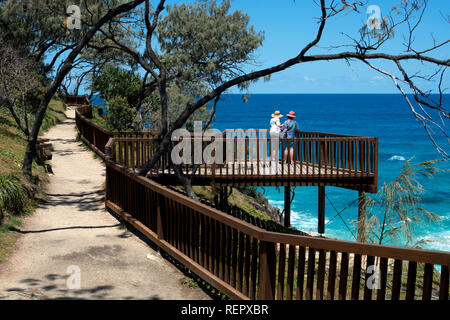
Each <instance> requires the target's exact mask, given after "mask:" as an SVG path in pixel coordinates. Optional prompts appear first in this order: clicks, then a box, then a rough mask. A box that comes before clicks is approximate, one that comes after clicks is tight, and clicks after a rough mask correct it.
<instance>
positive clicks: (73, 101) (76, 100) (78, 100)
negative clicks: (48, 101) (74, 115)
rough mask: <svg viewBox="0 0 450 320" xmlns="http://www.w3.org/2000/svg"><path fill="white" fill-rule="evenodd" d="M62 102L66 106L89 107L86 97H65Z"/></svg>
mask: <svg viewBox="0 0 450 320" xmlns="http://www.w3.org/2000/svg"><path fill="white" fill-rule="evenodd" d="M64 102H65V103H66V104H67V105H69V106H70V105H90V104H91V103H90V101H89V98H88V97H87V95H84V96H65V97H64Z"/></svg>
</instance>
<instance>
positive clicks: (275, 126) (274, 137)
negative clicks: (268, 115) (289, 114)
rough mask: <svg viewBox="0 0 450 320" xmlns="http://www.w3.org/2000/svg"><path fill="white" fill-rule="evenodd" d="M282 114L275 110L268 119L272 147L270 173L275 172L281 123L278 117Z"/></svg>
mask: <svg viewBox="0 0 450 320" xmlns="http://www.w3.org/2000/svg"><path fill="white" fill-rule="evenodd" d="M282 116H283V115H282V114H281V113H280V111H278V110H277V111H275V112H274V113H272V119H270V131H269V133H270V139H271V147H272V156H271V160H272V164H271V169H272V173H275V172H276V170H277V165H278V160H277V159H278V150H279V149H278V141H279V140H278V138H279V136H280V131H281V123H280V118H281V117H282Z"/></svg>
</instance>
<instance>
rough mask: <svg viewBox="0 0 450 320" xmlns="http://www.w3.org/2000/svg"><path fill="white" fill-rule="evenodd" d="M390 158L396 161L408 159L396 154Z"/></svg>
mask: <svg viewBox="0 0 450 320" xmlns="http://www.w3.org/2000/svg"><path fill="white" fill-rule="evenodd" d="M388 160H389V161H394V160H398V161H405V160H406V159H405V157H402V156H397V155H395V156H392V157H390V158H389V159H388Z"/></svg>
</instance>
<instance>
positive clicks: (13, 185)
mask: <svg viewBox="0 0 450 320" xmlns="http://www.w3.org/2000/svg"><path fill="white" fill-rule="evenodd" d="M65 109H66V106H65V104H64V102H63V101H62V100H61V99H59V98H54V99H52V101H51V102H50V104H49V106H48V109H47V112H46V114H45V117H44V120H43V122H42V127H41V130H40V132H39V135H42V134H44V133H45V132H47V131H48V130H49V129H50V128H51V127H53V126H54V125H56V124H57V123H60V122H62V121H64V120H65V119H66V115H65ZM29 119H30V123H32V121H33V119H34V115H29ZM26 144H27V140H26V137H25V135H24V134H23V133H22V131H21V130H20V129H19V128H18V127H17V125H16V123H15V121H14V119H13V117H12V116H11V115H10V114H9V112H8V110H5V109H1V110H0V219H1V218H2V217H3V224H1V222H0V224H1V225H0V261H1V260H3V259H4V258H5V257H6V256H7V255H8V254H9V252H10V249H11V247H12V245H13V244H14V243H15V241H16V240H17V238H18V237H19V234H18V233H17V232H14V231H11V228H14V227H16V226H18V225H20V219H21V216H23V215H25V214H28V213H30V212H32V211H33V210H34V209H35V208H36V203H37V201H36V200H35V199H32V198H31V197H30V196H29V195H30V194H32V193H31V192H30V190H33V191H34V192H33V193H34V195H35V198H40V199H43V198H45V193H44V185H43V184H44V183H45V182H46V181H48V178H47V174H46V173H45V170H44V168H43V167H42V166H38V165H37V164H36V163H33V175H34V176H35V177H36V181H38V186H32V185H31V184H30V183H29V182H28V181H26V179H25V178H24V177H23V175H22V163H23V158H24V154H25V149H26Z"/></svg>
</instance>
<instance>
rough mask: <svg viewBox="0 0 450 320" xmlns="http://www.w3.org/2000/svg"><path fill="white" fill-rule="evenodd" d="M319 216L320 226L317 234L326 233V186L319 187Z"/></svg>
mask: <svg viewBox="0 0 450 320" xmlns="http://www.w3.org/2000/svg"><path fill="white" fill-rule="evenodd" d="M318 207H319V210H318V211H319V215H318V219H317V220H318V223H317V224H318V226H317V232H318V233H319V234H324V233H325V186H320V187H319V206H318Z"/></svg>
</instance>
